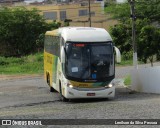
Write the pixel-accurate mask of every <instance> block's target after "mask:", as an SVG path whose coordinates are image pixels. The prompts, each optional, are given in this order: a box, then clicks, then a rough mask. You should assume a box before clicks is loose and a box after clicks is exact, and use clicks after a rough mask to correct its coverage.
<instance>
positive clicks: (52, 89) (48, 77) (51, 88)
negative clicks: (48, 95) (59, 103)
mask: <svg viewBox="0 0 160 128" xmlns="http://www.w3.org/2000/svg"><path fill="white" fill-rule="evenodd" d="M47 84H48V85H49V87H50V92H55V89H54V88H53V87H51V85H50V76H49V74H48V75H47Z"/></svg>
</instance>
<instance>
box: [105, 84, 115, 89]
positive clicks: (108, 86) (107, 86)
mask: <svg viewBox="0 0 160 128" xmlns="http://www.w3.org/2000/svg"><path fill="white" fill-rule="evenodd" d="M105 87H106V88H111V87H113V84H112V83H110V84H108V85H106V86H105Z"/></svg>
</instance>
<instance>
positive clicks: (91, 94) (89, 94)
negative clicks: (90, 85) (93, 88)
mask: <svg viewBox="0 0 160 128" xmlns="http://www.w3.org/2000/svg"><path fill="white" fill-rule="evenodd" d="M95 95H96V94H95V93H87V96H95Z"/></svg>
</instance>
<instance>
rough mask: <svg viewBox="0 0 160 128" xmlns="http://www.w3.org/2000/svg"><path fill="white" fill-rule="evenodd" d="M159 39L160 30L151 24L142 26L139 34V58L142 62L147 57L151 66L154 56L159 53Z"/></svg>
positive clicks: (145, 60)
mask: <svg viewBox="0 0 160 128" xmlns="http://www.w3.org/2000/svg"><path fill="white" fill-rule="evenodd" d="M157 38H159V39H157ZM159 41H160V30H158V29H157V28H155V27H153V26H151V25H148V26H145V27H143V28H142V29H141V33H140V35H139V47H138V48H139V54H138V55H139V59H140V60H142V61H143V62H144V63H146V62H147V59H149V61H150V62H151V66H153V60H154V57H155V55H158V54H159V53H157V52H158V51H159V49H160V45H158V44H159Z"/></svg>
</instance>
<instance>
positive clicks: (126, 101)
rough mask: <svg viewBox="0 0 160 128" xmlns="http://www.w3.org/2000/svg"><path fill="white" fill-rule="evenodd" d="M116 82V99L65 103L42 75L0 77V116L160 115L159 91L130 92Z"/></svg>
mask: <svg viewBox="0 0 160 128" xmlns="http://www.w3.org/2000/svg"><path fill="white" fill-rule="evenodd" d="M119 82H121V81H117V87H116V97H115V99H112V100H107V99H94V100H93V99H92V100H91V99H87V100H82V99H80V100H73V101H71V102H67V103H64V102H61V101H60V100H59V94H58V93H51V92H49V87H48V85H46V83H45V82H44V80H43V77H34V78H21V79H12V80H3V81H0V118H1V119H4V118H5V119H9V118H14V119H160V107H159V106H160V95H157V94H145V93H132V94H130V90H128V89H126V88H124V87H122V86H120V85H121V84H120V83H119ZM118 84H119V85H118ZM48 127H52V126H48ZM55 127H56V128H57V127H60V126H55ZM63 127H66V126H63ZM67 127H68V128H69V127H70V126H67ZM76 127H78V126H76ZM79 127H82V126H79ZM83 127H84V126H83ZM86 127H93V126H86ZM94 127H102V126H94ZM103 127H106V126H103ZM107 127H108V126H107ZM111 127H118V126H111ZM122 127H124V126H122ZM125 127H126V126H125ZM127 127H130V126H127ZM141 127H142V126H141ZM149 127H151V126H149Z"/></svg>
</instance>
